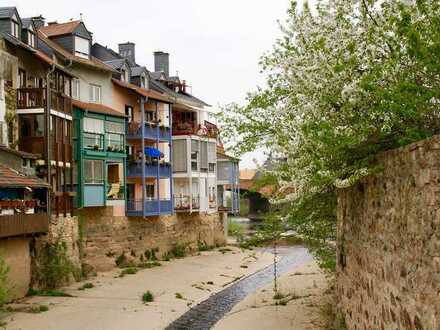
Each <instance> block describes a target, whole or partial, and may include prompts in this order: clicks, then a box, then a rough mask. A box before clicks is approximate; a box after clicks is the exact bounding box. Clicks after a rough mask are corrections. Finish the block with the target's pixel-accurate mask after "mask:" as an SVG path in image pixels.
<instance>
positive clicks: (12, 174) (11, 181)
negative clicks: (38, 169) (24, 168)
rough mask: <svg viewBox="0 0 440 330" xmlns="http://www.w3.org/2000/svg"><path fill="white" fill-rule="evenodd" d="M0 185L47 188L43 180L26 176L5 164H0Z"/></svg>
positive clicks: (6, 186)
mask: <svg viewBox="0 0 440 330" xmlns="http://www.w3.org/2000/svg"><path fill="white" fill-rule="evenodd" d="M0 187H2V188H25V187H31V188H48V187H49V185H48V184H47V183H46V182H44V181H43V180H41V179H39V178H36V177H31V176H26V175H24V174H21V173H20V172H18V171H16V170H13V169H12V168H9V167H7V166H5V165H2V164H0Z"/></svg>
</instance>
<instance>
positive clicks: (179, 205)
mask: <svg viewBox="0 0 440 330" xmlns="http://www.w3.org/2000/svg"><path fill="white" fill-rule="evenodd" d="M174 209H175V210H176V211H187V210H190V209H193V210H198V209H200V197H199V196H192V197H191V196H189V195H179V196H174Z"/></svg>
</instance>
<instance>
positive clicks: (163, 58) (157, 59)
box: [154, 51, 170, 78]
mask: <svg viewBox="0 0 440 330" xmlns="http://www.w3.org/2000/svg"><path fill="white" fill-rule="evenodd" d="M154 71H156V72H163V73H164V74H165V76H166V77H167V78H168V77H169V76H170V54H168V53H164V52H161V51H157V52H154Z"/></svg>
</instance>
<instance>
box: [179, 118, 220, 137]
mask: <svg viewBox="0 0 440 330" xmlns="http://www.w3.org/2000/svg"><path fill="white" fill-rule="evenodd" d="M218 134H219V131H218V128H217V126H216V125H214V124H212V123H210V122H209V121H206V120H205V122H204V124H203V125H197V123H196V122H195V121H188V122H176V123H173V135H176V136H177V135H198V136H204V137H208V138H217V136H218Z"/></svg>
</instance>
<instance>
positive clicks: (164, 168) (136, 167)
mask: <svg viewBox="0 0 440 330" xmlns="http://www.w3.org/2000/svg"><path fill="white" fill-rule="evenodd" d="M158 171H159V177H161V178H170V177H171V164H160V165H159V166H158V165H157V163H156V164H152V163H151V164H148V163H147V164H145V177H147V178H155V177H157V175H158ZM127 173H128V177H132V178H136V177H142V164H141V162H140V161H137V162H134V163H131V164H129V165H128V172H127Z"/></svg>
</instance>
